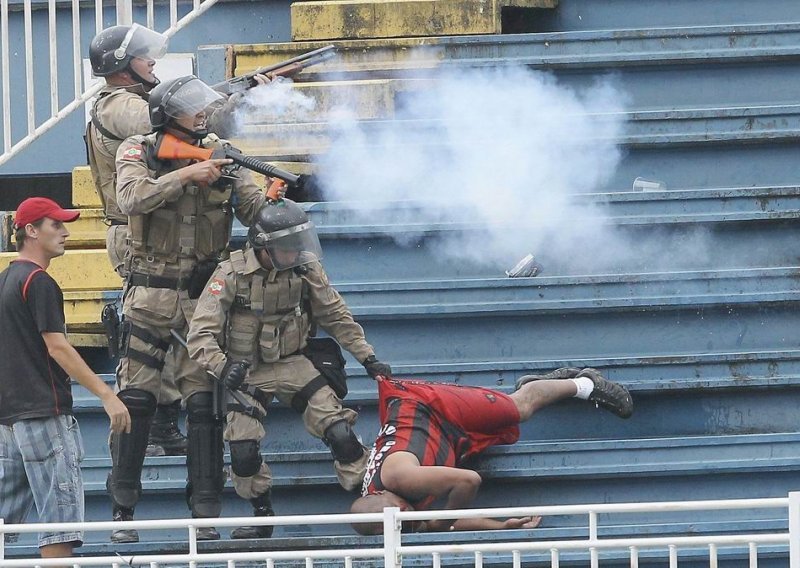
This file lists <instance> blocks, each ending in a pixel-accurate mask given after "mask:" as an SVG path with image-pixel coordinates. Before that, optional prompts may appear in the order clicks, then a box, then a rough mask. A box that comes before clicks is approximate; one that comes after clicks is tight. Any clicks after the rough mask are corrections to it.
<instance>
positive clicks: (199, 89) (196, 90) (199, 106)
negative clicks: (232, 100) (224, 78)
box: [148, 75, 225, 140]
mask: <svg viewBox="0 0 800 568" xmlns="http://www.w3.org/2000/svg"><path fill="white" fill-rule="evenodd" d="M224 100H225V97H223V96H222V95H221V94H220V93H218V92H217V91H215V90H213V89H212V88H211V87H209V86H208V85H206V84H205V83H203V81H201V80H200V79H198V78H197V77H195V76H194V75H187V76H185V77H179V78H177V79H173V80H171V81H166V82H164V83H161V84H160V85H158V86H157V87H156V88H155V89H153V90H152V91H151V92H150V99H149V101H148V104H149V107H150V124H151V125H152V126H153V129H154V130H162V131H165V130H168V131H171V132H172V133H173V134H175V135H176V136H178V137H179V138H182V139H189V140H202V139H203V138H205V137H206V136H208V122H207V119H208V108H209V107H211V106H212V105H215V104H220V103H222V102H223V101H224Z"/></svg>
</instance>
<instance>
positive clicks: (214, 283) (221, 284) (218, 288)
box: [208, 278, 225, 296]
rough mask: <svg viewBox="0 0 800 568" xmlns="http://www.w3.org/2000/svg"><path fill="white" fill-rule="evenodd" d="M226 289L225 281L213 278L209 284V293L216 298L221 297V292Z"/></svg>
mask: <svg viewBox="0 0 800 568" xmlns="http://www.w3.org/2000/svg"><path fill="white" fill-rule="evenodd" d="M224 289H225V281H224V280H220V279H219V278H212V279H211V282H209V283H208V293H209V294H214V295H215V296H219V294H220V292H222V291H223V290H224Z"/></svg>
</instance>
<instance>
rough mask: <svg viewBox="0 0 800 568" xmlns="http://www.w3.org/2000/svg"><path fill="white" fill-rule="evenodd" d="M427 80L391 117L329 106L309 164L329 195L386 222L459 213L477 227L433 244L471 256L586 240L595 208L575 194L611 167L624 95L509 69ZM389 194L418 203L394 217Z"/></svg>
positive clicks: (599, 181) (597, 182) (597, 220)
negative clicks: (367, 116) (321, 145)
mask: <svg viewBox="0 0 800 568" xmlns="http://www.w3.org/2000/svg"><path fill="white" fill-rule="evenodd" d="M426 87H427V88H422V89H419V90H418V91H416V92H413V91H412V93H411V94H410V95H408V96H406V97H405V98H404V99H402V100H399V101H397V106H398V108H397V109H396V110H395V116H394V117H393V118H394V119H393V120H387V121H359V120H357V119H356V118H355V116H354V114H353V113H352V112H346V111H343V110H342V109H339V111H338V112H335V113H332V117H331V119H332V128H333V134H332V144H331V147H330V150H329V151H328V152H327V153H326V154H325V156H323V157H322V159H321V162H320V164H319V166H320V172H321V175H322V179H323V180H324V184H325V188H326V192H327V197H328V198H329V199H331V200H346V201H355V202H359V203H360V204H361V206H362V207H365V206H366V207H368V208H369V215H370V217H371V218H373V219H375V215H376V211H375V209H376V208H381V207H385V208H386V215H385V219H386V220H387V222H389V223H406V224H407V223H413V224H415V225H418V226H420V227H424V226H425V225H426V224H427V225H430V224H436V223H447V222H456V221H463V220H465V219H469V220H470V221H473V222H475V223H477V224H479V225H481V226H483V227H486V230H485V231H475V232H470V231H466V232H463V233H459V234H458V236H457V237H453V238H450V239H446V241H445V242H444V243H443V252H444V253H446V254H447V255H449V256H457V257H466V258H469V259H470V260H472V261H478V262H483V263H488V264H498V265H506V266H510V265H511V264H513V263H514V262H515V261H516V260H517V259H518V258H520V257H521V256H524V254H526V253H527V252H533V253H534V255H537V249H539V248H540V247H542V246H543V243H544V242H545V241H548V243H549V244H548V246H549V247H551V248H552V247H553V246H554V243H555V246H557V247H558V248H559V249H560V250H561V251H563V254H570V251H573V252H577V251H579V250H581V249H582V248H585V240H586V239H587V238H588V239H590V238H592V234H593V233H595V234H596V231H597V230H599V227H600V226H601V225H602V219H603V213H602V211H600V210H598V209H597V208H595V207H592V206H589V205H587V204H586V203H587V201H586V200H578V201H576V200H575V198H574V197H573V196H574V194H577V193H591V192H593V191H596V190H597V189H598V188H599V187H601V186H602V185H603V184H604V183H606V182H607V181H608V179H609V178H610V177H611V175H612V174H613V172H614V170H615V168H616V166H617V164H618V162H619V159H620V156H621V153H620V150H619V148H618V147H617V145H616V139H617V138H618V137H619V135H620V134H621V131H622V128H623V121H622V119H621V116H622V115H621V114H620V113H621V111H622V110H623V107H624V103H625V97H624V95H622V94H621V93H620V92H619V91H618V90H617V89H615V88H614V86H613V85H612V83H611V82H610V81H609V82H601V83H597V84H596V85H594V86H593V87H592V88H591V89H589V90H587V91H585V92H582V93H576V92H574V91H572V90H570V89H568V88H566V87H564V86H561V85H559V84H558V83H557V82H556V80H555V79H554V77H553V76H552V75H549V74H546V73H540V72H532V71H530V70H527V69H524V68H514V67H504V68H499V69H492V70H488V71H487V70H460V71H458V72H457V73H456V72H446V73H443V74H441V75H440V76H438V77H437V78H436V79H435V80H433V82H432V84H431V85H426ZM397 201H405V202H412V203H414V204H416V205H418V207H411V208H409V209H406V210H405V211H407V214H406V215H405V216H403V211H404V210H403V208H401V207H398V204H397V203H393V204H390V203H389V202H397ZM581 202H582V203H583V205H580V204H579V203H581ZM550 241H553V242H550ZM509 263H510V264H509Z"/></svg>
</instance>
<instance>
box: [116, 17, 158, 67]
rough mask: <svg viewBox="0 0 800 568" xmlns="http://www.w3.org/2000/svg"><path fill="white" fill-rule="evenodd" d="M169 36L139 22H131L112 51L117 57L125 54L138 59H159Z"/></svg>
mask: <svg viewBox="0 0 800 568" xmlns="http://www.w3.org/2000/svg"><path fill="white" fill-rule="evenodd" d="M168 43H169V38H168V37H167V36H165V35H163V34H160V33H158V32H154V31H153V30H150V29H148V28H145V27H144V26H140V25H139V24H133V25H132V26H131V29H130V30H128V33H127V34H125V39H123V40H122V43H121V44H120V46H119V47H118V48H117V50H116V51H115V52H114V56H115V57H116V58H117V59H123V58H124V57H125V56H126V55H130V56H131V57H138V58H140V59H161V58H162V57H164V54H165V53H166V52H167V44H168Z"/></svg>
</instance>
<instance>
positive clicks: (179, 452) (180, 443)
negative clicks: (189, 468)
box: [147, 400, 186, 456]
mask: <svg viewBox="0 0 800 568" xmlns="http://www.w3.org/2000/svg"><path fill="white" fill-rule="evenodd" d="M180 410H181V401H180V400H176V401H175V402H173V403H172V404H159V405H158V407H157V408H156V413H155V415H154V416H153V423H152V424H151V426H150V439H149V440H148V441H147V455H148V456H165V455H166V456H185V455H186V436H184V435H183V434H181V431H180V430H179V429H178V414H179V413H180ZM159 448H161V449H163V450H164V451H163V452H161V451H159Z"/></svg>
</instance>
